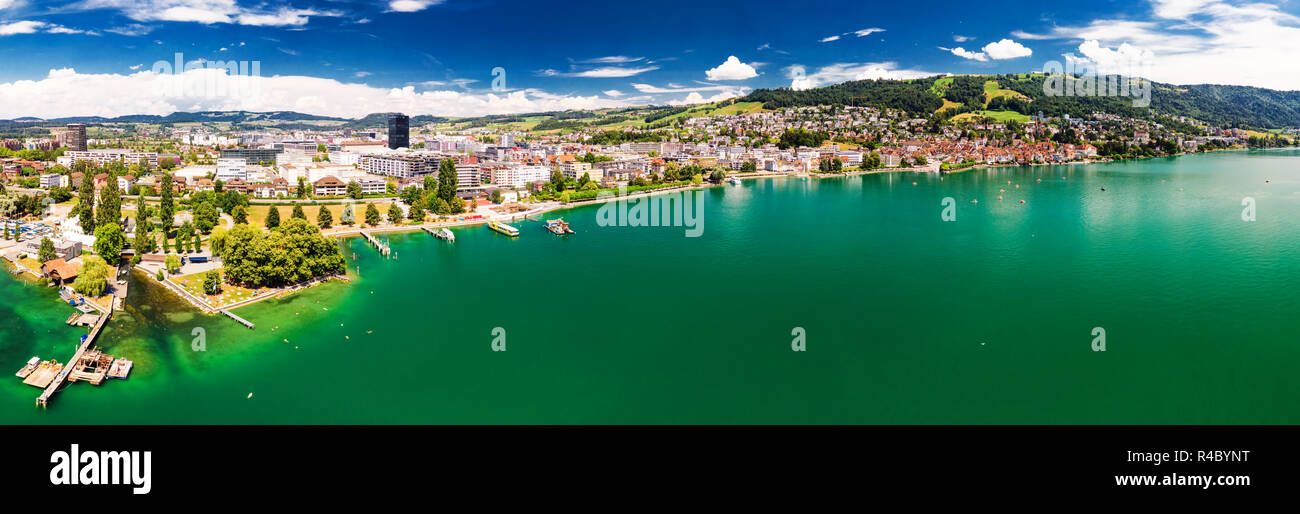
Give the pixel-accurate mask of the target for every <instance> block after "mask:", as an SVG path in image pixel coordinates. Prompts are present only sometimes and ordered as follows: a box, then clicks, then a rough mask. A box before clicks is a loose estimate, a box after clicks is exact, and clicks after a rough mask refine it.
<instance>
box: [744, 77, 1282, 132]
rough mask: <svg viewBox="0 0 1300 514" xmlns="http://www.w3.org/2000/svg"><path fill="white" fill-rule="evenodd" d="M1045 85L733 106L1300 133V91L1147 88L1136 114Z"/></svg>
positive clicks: (853, 93) (870, 85) (921, 88)
mask: <svg viewBox="0 0 1300 514" xmlns="http://www.w3.org/2000/svg"><path fill="white" fill-rule="evenodd" d="M1045 79H1046V75H1043V74H1010V75H958V76H949V77H930V78H923V79H915V80H859V81H853V82H845V83H842V84H835V85H831V86H826V87H820V88H815V89H808V90H803V91H795V90H792V89H789V88H781V89H760V90H757V91H754V92H752V93H750V94H749V95H746V96H745V97H742V98H740V99H738V100H737V101H738V102H761V103H762V104H763V107H764V108H766V109H777V108H782V107H793V106H805V105H858V106H871V107H878V108H890V109H900V110H904V111H907V112H909V113H912V114H914V115H917V116H925V117H928V116H930V115H932V114H933V113H935V112H936V111H938V110H940V109H941V108H942V112H941V113H939V114H938V116H940V117H942V118H944V119H949V118H951V117H955V116H959V115H961V114H964V113H974V112H980V111H993V112H1018V113H1020V114H1024V115H1032V114H1036V113H1038V112H1039V111H1041V112H1043V114H1045V115H1048V116H1060V115H1063V114H1069V115H1071V116H1084V115H1087V114H1089V113H1092V112H1105V113H1111V114H1117V115H1121V116H1127V117H1133V118H1153V117H1156V116H1186V117H1189V118H1193V119H1197V120H1201V121H1205V122H1209V123H1213V124H1216V125H1233V126H1240V127H1253V128H1262V129H1276V128H1282V127H1300V91H1276V90H1271V89H1263V88H1257V87H1248V86H1218V85H1192V86H1175V85H1170V84H1161V83H1152V84H1153V85H1152V94H1151V106H1150V108H1149V109H1147V108H1141V107H1134V106H1133V105H1132V101H1133V99H1132V98H1131V97H1081V96H1047V95H1045V94H1044V93H1043V82H1044V80H1045ZM1070 80H1073V79H1070ZM954 104H958V105H954ZM965 118H969V117H965ZM959 119H960V118H959Z"/></svg>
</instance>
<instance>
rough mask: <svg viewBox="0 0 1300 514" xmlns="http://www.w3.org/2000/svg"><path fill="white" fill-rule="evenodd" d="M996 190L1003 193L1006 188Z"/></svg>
mask: <svg viewBox="0 0 1300 514" xmlns="http://www.w3.org/2000/svg"><path fill="white" fill-rule="evenodd" d="M998 192H999V193H1005V192H1007V190H1006V189H999V190H998Z"/></svg>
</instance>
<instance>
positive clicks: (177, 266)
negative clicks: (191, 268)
mask: <svg viewBox="0 0 1300 514" xmlns="http://www.w3.org/2000/svg"><path fill="white" fill-rule="evenodd" d="M163 267H165V268H167V272H168V273H176V272H178V271H180V270H181V257H180V256H179V255H175V254H172V255H168V256H167V258H166V259H165V260H164V261H163Z"/></svg>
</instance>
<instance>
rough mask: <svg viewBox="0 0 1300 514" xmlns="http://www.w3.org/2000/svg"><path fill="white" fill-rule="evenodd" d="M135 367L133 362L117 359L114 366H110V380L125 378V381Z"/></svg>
mask: <svg viewBox="0 0 1300 514" xmlns="http://www.w3.org/2000/svg"><path fill="white" fill-rule="evenodd" d="M134 365H135V363H133V362H131V361H129V360H126V359H117V360H115V361H113V365H112V366H109V368H108V376H109V377H110V378H123V379H124V378H126V376H127V375H128V374H130V373H131V367H132V366H134Z"/></svg>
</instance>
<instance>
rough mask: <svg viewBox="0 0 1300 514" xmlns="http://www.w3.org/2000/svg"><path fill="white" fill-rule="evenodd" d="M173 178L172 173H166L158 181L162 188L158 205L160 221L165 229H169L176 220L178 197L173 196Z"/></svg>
mask: <svg viewBox="0 0 1300 514" xmlns="http://www.w3.org/2000/svg"><path fill="white" fill-rule="evenodd" d="M173 183H174V182H173V179H172V176H171V174H169V173H164V174H163V176H162V179H160V180H159V181H158V187H159V188H161V193H160V197H159V200H158V202H159V206H158V211H159V212H158V221H159V222H160V223H161V224H162V227H163V231H164V232H166V231H169V230H171V228H172V225H174V224H175V220H176V199H175V198H172V195H173V194H174V193H173V191H172V184H173Z"/></svg>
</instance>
